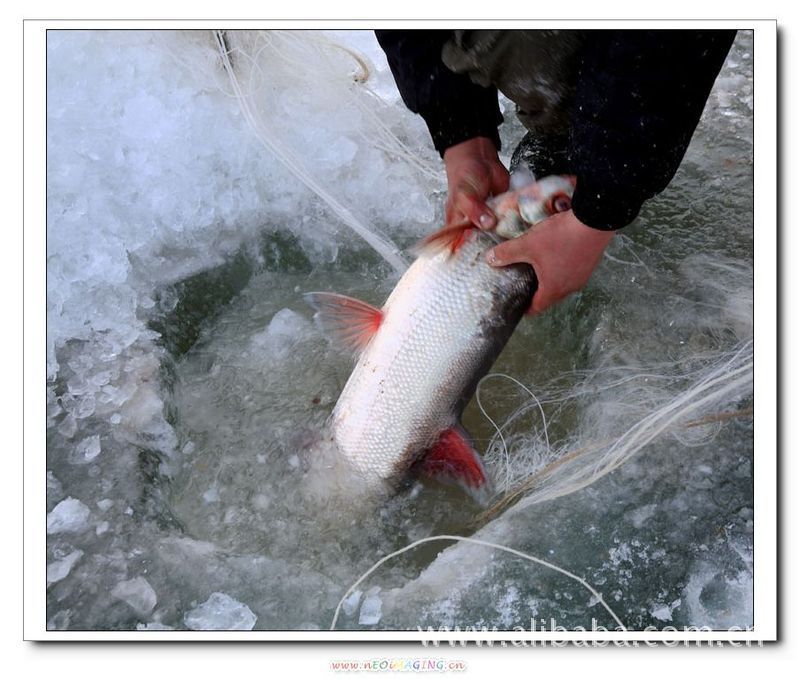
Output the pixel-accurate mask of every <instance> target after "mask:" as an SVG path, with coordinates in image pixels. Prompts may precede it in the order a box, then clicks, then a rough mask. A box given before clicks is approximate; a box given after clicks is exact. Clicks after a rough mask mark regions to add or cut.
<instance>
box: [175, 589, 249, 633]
mask: <svg viewBox="0 0 800 680" xmlns="http://www.w3.org/2000/svg"><path fill="white" fill-rule="evenodd" d="M184 622H185V623H186V626H187V627H188V628H190V629H191V630H252V629H253V626H255V625H256V616H255V614H253V612H252V611H251V610H250V608H249V607H248V606H247V605H245V604H242V603H241V602H239V601H237V600H235V599H233V598H232V597H231V596H230V595H226V594H225V593H212V594H211V596H210V597H209V598H208V599H207V600H206V601H205V602H203V603H202V604H201V605H198V606H197V607H195V608H194V609H192V610H191V611H190V612H188V613H187V614H186V615H185V616H184Z"/></svg>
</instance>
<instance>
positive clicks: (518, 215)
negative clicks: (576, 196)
mask: <svg viewBox="0 0 800 680" xmlns="http://www.w3.org/2000/svg"><path fill="white" fill-rule="evenodd" d="M574 191H575V178H574V177H573V176H568V175H551V176H549V177H544V178H542V179H540V180H538V181H535V182H532V183H530V184H527V185H525V186H523V187H522V188H520V189H516V190H514V191H508V192H506V193H505V194H501V195H500V196H496V197H494V198H492V199H490V201H489V207H490V208H491V209H492V210H493V211H494V213H495V215H497V227H496V228H495V233H496V234H497V235H498V236H500V237H501V238H504V239H512V238H516V237H517V236H521V235H522V234H524V233H525V232H526V231H527V230H528V229H530V228H531V227H532V226H533V225H534V224H537V223H539V222H541V221H542V220H545V219H547V218H548V217H551V216H552V215H555V214H556V213H559V212H565V211H567V210H569V209H570V208H572V194H573V192H574Z"/></svg>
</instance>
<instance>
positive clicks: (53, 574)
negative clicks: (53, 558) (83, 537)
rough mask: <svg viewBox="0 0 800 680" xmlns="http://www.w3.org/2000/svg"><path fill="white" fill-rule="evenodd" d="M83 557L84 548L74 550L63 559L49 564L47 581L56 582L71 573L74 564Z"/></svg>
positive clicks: (49, 582)
mask: <svg viewBox="0 0 800 680" xmlns="http://www.w3.org/2000/svg"><path fill="white" fill-rule="evenodd" d="M81 557H83V550H73V551H72V552H71V553H70V554H69V555H67V556H66V557H64V558H63V559H60V560H58V561H57V562H53V563H52V564H48V565H47V583H48V585H49V584H51V583H55V582H56V581H61V580H62V579H64V578H66V577H67V576H68V575H69V572H70V571H71V570H72V567H73V565H74V564H75V563H76V562H77V561H78V560H79V559H80V558H81Z"/></svg>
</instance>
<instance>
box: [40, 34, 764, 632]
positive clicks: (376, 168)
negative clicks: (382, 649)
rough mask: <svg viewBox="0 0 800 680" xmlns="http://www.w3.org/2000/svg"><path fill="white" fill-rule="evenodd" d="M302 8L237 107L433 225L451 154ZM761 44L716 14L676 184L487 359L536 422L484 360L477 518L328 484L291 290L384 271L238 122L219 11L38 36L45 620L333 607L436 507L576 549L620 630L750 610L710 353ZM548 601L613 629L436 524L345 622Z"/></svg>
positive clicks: (351, 285)
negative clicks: (703, 87)
mask: <svg viewBox="0 0 800 680" xmlns="http://www.w3.org/2000/svg"><path fill="white" fill-rule="evenodd" d="M327 35H328V36H330V37H331V38H332V39H333V40H335V41H336V42H335V43H327V42H325V40H324V39H323V36H322V34H320V33H315V34H313V35H308V34H291V35H277V36H272V37H271V38H269V39H268V40H267V41H265V42H264V44H263V45H262V47H263V49H262V51H261V52H260V53H259V60H260V61H259V62H258V66H259V67H260V68H261V69H263V71H262V72H256V73H257V74H258V75H259V77H257V78H256V77H255V76H253V77H251V78H250V79H249V80H246V81H245V82H246V84H247V85H248V87H250V88H251V89H250V90H248V93H249V94H252V96H253V97H254V101H258V102H261V104H260V105H261V106H262V107H263V108H262V109H261V110H259V111H257V113H258V115H259V116H260V117H259V118H258V120H259V121H261V122H262V123H263V124H264V127H263V129H262V135H267V136H269V137H270V139H273V140H277V143H279V144H280V145H282V147H281V148H284V147H285V149H288V150H289V152H290V153H291V155H292V157H293V158H296V159H299V160H300V161H301V162H302V164H303V166H304V168H305V169H306V170H307V171H308V173H309V175H310V176H311V177H312V178H313V181H314V182H316V183H318V185H319V186H320V187H321V188H322V189H323V190H324V191H326V192H329V193H330V194H331V195H333V196H335V197H336V198H337V200H338V201H339V202H340V203H341V204H342V205H343V206H346V207H347V209H348V210H350V211H352V219H353V221H356V222H359V223H362V224H365V225H369V227H370V228H371V229H376V230H377V231H379V232H380V233H381V234H382V237H384V238H386V239H387V240H390V241H392V242H394V243H395V244H397V245H398V246H399V247H406V246H407V245H409V244H411V243H413V242H414V241H415V240H416V239H417V238H419V237H421V236H422V235H425V234H427V233H429V232H430V231H431V230H432V229H434V228H435V227H436V226H437V225H438V224H439V223H440V222H441V219H442V212H443V202H444V197H445V193H444V190H445V186H444V182H443V170H442V169H441V167H440V164H439V160H438V158H437V157H436V156H435V153H434V152H433V150H432V149H431V148H429V142H428V136H427V131H426V129H425V126H424V123H423V122H422V121H421V120H420V119H418V118H416V117H415V116H413V115H412V114H410V113H409V112H408V111H407V110H406V109H405V108H404V107H403V105H402V102H401V101H400V99H399V95H398V94H397V92H396V90H395V88H394V84H393V81H392V79H391V74H390V73H389V71H388V67H387V66H386V63H385V59H384V58H383V56H382V53H381V52H380V49H379V48H378V46H377V44H376V42H375V39H374V37H373V36H372V34H371V33H368V32H330V33H328V34H327ZM231 39H232V40H235V36H232V37H231ZM235 44H236V43H235ZM241 45H242V48H243V49H244V47H247V43H246V41H244V40H243V41H242V42H241ZM342 45H343V46H345V47H346V48H347V49H342V47H341V46H342ZM237 55H239V56H238V57H237ZM360 55H363V56H364V57H365V58H366V61H364V60H363V58H362V56H360ZM301 57H302V60H300V59H301ZM233 58H234V64H237V61H236V60H237V59H239V63H240V64H241V63H245V61H244V57H243V55H242V54H240V53H238V52H236V51H234V52H233ZM365 68H366V69H367V71H368V73H369V77H368V78H366V79H365V78H364V75H365ZM752 69H753V44H752V36H751V35H750V34H747V33H740V34H739V36H738V38H737V40H736V43H735V45H734V47H733V49H732V51H731V54H730V55H729V57H728V60H727V62H726V64H725V67H724V68H723V72H722V74H721V75H720V78H719V79H718V81H717V83H716V85H715V88H714V91H713V93H712V96H711V98H710V99H709V103H708V105H707V107H706V111H705V113H704V115H703V119H702V121H701V123H700V126H699V127H698V130H697V132H696V134H695V137H694V139H693V141H692V144H691V146H690V148H689V151H688V153H687V155H686V158H685V159H684V162H683V165H682V166H681V169H680V170H679V172H678V174H677V176H676V178H675V180H674V181H673V182H672V184H671V185H670V187H669V188H668V189H667V190H666V191H665V192H664V193H663V194H662V195H661V196H659V197H658V198H656V199H655V200H653V201H651V202H650V203H648V204H647V206H645V209H644V210H643V212H642V214H641V216H640V217H639V219H638V220H637V222H636V223H635V224H634V225H632V226H630V227H629V228H627V229H626V230H625V231H624V232H623V234H622V235H621V236H619V237H617V238H616V239H615V241H614V243H613V245H612V246H611V248H610V249H609V252H608V256H607V257H606V258H605V259H604V261H603V263H602V264H601V266H600V268H599V269H598V271H597V272H596V274H595V276H594V277H593V279H592V281H591V282H590V284H589V286H588V287H587V288H586V289H585V290H584V291H583V292H582V293H581V294H580V295H576V296H574V297H572V298H570V299H569V300H568V301H566V302H565V303H564V304H562V305H560V306H559V307H558V308H557V309H554V310H551V311H550V312H548V313H547V314H545V315H543V316H541V317H538V318H536V319H526V320H524V321H523V322H522V323H521V324H520V327H519V328H518V330H517V332H516V333H515V335H514V337H513V338H512V340H511V342H510V343H509V345H508V346H507V348H506V350H505V351H504V352H503V354H502V355H501V357H500V359H499V360H498V362H497V364H496V366H495V368H494V369H493V370H494V371H496V372H499V373H504V374H507V375H509V376H512V377H513V378H514V379H516V380H517V381H519V382H521V383H522V384H523V385H525V386H526V387H528V388H529V389H530V390H532V391H533V393H534V394H535V395H536V397H537V398H538V399H539V401H540V402H541V409H542V411H543V412H544V415H545V418H546V422H547V428H546V433H547V437H545V428H544V426H543V421H542V415H541V412H540V409H539V406H538V405H537V404H536V403H535V402H533V401H532V400H531V399H530V397H529V396H528V394H527V393H526V392H525V391H524V390H523V389H521V388H520V387H519V386H518V385H517V384H516V383H514V382H512V381H510V380H508V379H507V378H502V377H496V378H491V379H489V380H487V381H486V382H485V383H484V384H483V386H482V388H481V399H482V402H483V404H484V406H485V408H486V410H487V413H488V414H489V415H490V416H491V417H492V418H493V419H494V420H495V421H496V422H497V423H498V424H500V425H501V428H502V431H503V434H504V441H505V444H506V446H507V455H506V452H504V451H503V448H502V445H501V442H500V440H499V438H498V437H497V436H496V432H495V430H494V428H493V426H492V425H491V424H490V423H489V422H488V421H487V419H486V418H485V417H484V416H483V415H482V414H481V412H480V410H479V409H478V407H477V405H476V403H475V400H473V402H472V403H471V404H470V405H469V406H468V408H467V410H466V412H465V416H464V424H465V427H466V429H467V430H468V431H469V432H470V433H471V434H472V435H473V436H474V438H475V441H476V443H477V446H478V448H479V450H481V451H486V452H487V460H488V464H489V468H490V471H491V472H492V474H493V477H494V478H495V480H496V481H497V486H498V494H497V497H496V498H495V499H494V501H495V502H496V504H495V505H493V506H492V507H491V508H490V509H489V511H488V512H487V510H486V509H485V508H480V507H478V506H476V505H474V504H473V503H472V502H471V501H469V500H467V499H465V498H464V497H463V496H462V495H460V494H459V493H458V492H457V491H455V490H452V489H448V488H441V487H434V486H426V485H421V484H418V483H411V484H409V486H408V487H407V488H404V489H403V490H402V491H401V492H400V493H399V494H398V495H397V496H396V497H395V498H393V499H391V500H389V501H387V502H381V503H375V504H373V505H369V504H364V503H361V502H359V503H353V502H352V497H351V494H349V491H348V489H349V488H350V487H349V486H348V485H349V484H351V483H352V480H350V479H349V478H348V476H347V475H346V474H343V473H342V471H341V470H340V469H339V467H338V466H337V465H336V459H335V452H331V451H329V450H326V446H325V441H324V431H325V428H324V426H325V420H326V418H327V416H328V415H329V414H330V412H331V409H332V408H333V405H334V403H335V401H336V399H337V397H338V394H339V392H340V390H341V388H342V387H343V385H344V382H345V381H346V379H347V376H348V374H349V370H350V368H351V362H350V359H349V358H348V357H346V356H343V355H341V354H339V353H337V352H335V351H334V350H333V349H332V348H330V346H329V345H328V343H327V342H326V340H325V339H324V338H323V337H322V336H321V335H320V334H319V332H318V330H317V328H316V326H315V325H314V324H313V323H312V321H311V319H312V311H311V310H310V309H308V308H306V307H305V305H304V303H303V301H302V294H303V293H304V292H306V291H309V290H333V291H337V292H340V293H344V294H347V295H350V296H353V297H358V298H361V299H364V300H365V301H367V302H370V303H372V304H376V305H378V306H380V304H382V302H383V300H384V299H385V298H386V296H387V295H388V294H389V292H390V291H391V289H392V287H393V286H394V283H395V282H396V280H397V274H396V272H395V271H394V270H393V269H392V267H391V266H389V265H388V264H387V263H386V262H384V261H382V260H381V258H380V257H379V256H378V255H377V254H376V253H375V252H374V251H373V250H372V249H370V248H369V247H368V246H367V245H366V244H365V243H364V242H363V241H362V240H361V239H360V238H358V237H357V236H354V234H353V232H351V231H350V229H349V228H348V227H347V226H345V224H344V223H343V222H342V220H341V219H340V218H341V215H337V213H336V211H335V210H332V209H331V208H330V206H329V205H326V203H325V202H324V201H322V200H321V199H320V198H319V196H318V195H316V194H315V193H313V192H312V191H310V190H309V189H308V187H307V186H305V185H304V184H303V183H302V182H300V181H299V180H298V179H297V176H296V175H295V174H293V173H291V172H290V171H289V170H288V169H287V168H286V166H285V164H283V163H280V162H278V161H277V160H276V158H275V156H274V155H273V154H272V153H270V152H269V151H268V150H267V149H265V148H264V146H263V145H262V144H261V143H260V142H259V140H258V139H257V137H256V136H255V135H254V133H253V130H252V128H251V127H250V126H249V125H248V121H247V120H246V117H245V116H244V115H243V114H242V110H241V108H240V105H239V102H238V101H237V99H236V98H235V97H233V96H232V93H231V91H230V83H229V82H228V81H227V80H226V76H225V72H224V70H223V69H222V67H221V63H220V62H219V60H218V58H217V54H216V52H215V45H214V41H213V39H212V36H211V34H210V33H204V32H199V31H198V32H192V33H190V34H173V33H169V32H161V33H158V34H155V33H149V32H134V31H116V32H91V31H81V32H68V31H49V32H48V225H47V226H48V356H47V361H48V383H47V396H48V400H47V403H48V413H47V428H48V429H47V470H48V476H47V509H48V521H47V532H48V537H47V538H48V540H47V564H48V584H47V618H48V621H47V625H48V628H50V629H57V630H61V629H63V630H88V629H91V630H130V629H150V630H163V629H184V630H186V629H190V630H200V629H244V630H249V629H277V630H296V629H309V630H314V629H323V630H324V629H327V628H328V627H329V625H330V623H331V619H332V617H333V613H334V609H335V608H336V606H337V604H338V603H339V600H340V598H341V597H342V596H343V595H344V594H345V592H346V591H347V589H348V587H349V586H350V585H351V584H352V583H353V582H354V581H355V579H356V578H357V577H358V576H359V575H360V574H361V573H363V572H365V571H366V570H367V569H369V568H370V567H371V566H372V565H373V564H374V563H375V562H376V561H377V560H379V559H380V558H381V557H383V556H385V555H387V554H388V553H390V552H392V551H395V550H399V549H401V548H403V547H404V546H406V545H408V544H410V543H411V542H413V541H415V540H418V539H421V538H425V537H428V536H432V535H436V534H460V535H465V536H474V537H476V538H479V539H482V540H486V541H491V542H495V543H500V544H502V545H505V546H508V547H512V548H515V549H517V550H522V551H525V552H529V553H531V554H533V555H535V556H538V557H541V558H544V559H547V560H548V561H550V562H553V563H554V564H556V565H558V566H560V567H563V568H565V569H568V570H570V571H572V572H574V573H575V574H577V575H578V576H580V577H581V578H583V579H585V580H586V581H587V582H588V583H590V584H591V585H593V586H594V587H595V588H596V589H597V590H598V591H600V592H601V593H602V594H603V597H604V599H605V601H606V602H607V603H608V604H609V605H610V606H611V607H612V609H613V610H614V612H615V613H616V614H617V615H618V616H619V617H620V618H621V620H622V621H623V622H624V623H625V625H626V626H628V627H629V628H643V627H645V626H648V625H654V626H657V627H663V626H666V625H673V626H684V625H693V626H710V627H713V628H728V627H730V626H740V627H744V626H748V625H752V621H753V591H752V585H753V581H752V578H753V576H752V570H753V424H752V416H750V415H749V414H750V412H751V411H750V409H751V408H752V403H753V402H752V384H751V383H750V382H749V381H748V380H744V382H742V381H741V380H740V381H739V382H735V381H734V378H733V377H732V376H734V375H744V376H745V377H747V373H746V370H745V369H746V366H747V361H748V357H749V358H750V359H752V344H751V342H752V335H753V328H752V309H753V300H752V292H753V288H752V285H753V283H752V258H753V225H752V213H753V148H752V113H753V111H752V109H753V100H752V82H753V78H752ZM503 106H504V108H505V113H506V123H505V124H504V125H503V128H502V130H501V134H502V137H503V141H504V158H505V159H506V160H508V158H509V156H510V153H511V151H512V150H513V147H514V141H515V140H517V139H519V138H520V137H521V135H522V129H521V127H520V125H519V123H518V122H517V121H516V120H515V119H514V117H513V113H512V105H511V104H510V102H508V101H504V102H503ZM720 367H723V368H720ZM742 367H744V368H742ZM737 370H738V371H739V373H736V371H737ZM742 371H744V373H742ZM709 376H712V377H713V379H714V380H717V382H715V383H714V386H716V387H718V388H719V390H720V392H719V396H718V397H715V398H710V397H709V399H707V400H706V401H705V402H704V403H702V404H701V403H700V397H701V396H702V395H705V394H709V392H708V391H706V392H701V391H699V390H700V389H701V388H698V387H697V386H698V385H701V386H702V385H706V387H703V388H702V389H706V390H711V388H710V387H708V386H707V383H708V381H709V380H711V379H712V378H709ZM704 380H706V383H703V381H704ZM716 387H715V389H716ZM711 391H712V392H713V390H711ZM682 400H684V401H685V402H686V403H687V404H689V405H690V406H691V405H692V404H694V403H697V407H696V408H695V409H694V410H690V409H688V407H687V410H686V411H685V412H683V411H680V418H677V417H676V420H675V422H671V421H670V422H668V420H669V418H668V416H669V414H671V413H677V412H678V410H677V408H678V407H677V406H676V404H683V403H684V401H682ZM670 409H672V410H670ZM648 419H650V420H648ZM642 423H645V424H648V423H651V425H648V428H649V429H645V430H642V432H644V433H645V434H647V433H649V432H651V431H653V432H656V431H657V436H653V437H652V439H651V440H650V439H647V437H646V436H644V434H637V433H639V432H640V430H636V428H637V426H641V424H642ZM642 427H643V426H642ZM637 437H638V438H637ZM645 440H646V441H645ZM548 441H549V444H550V446H547V445H546V443H547V442H548ZM626 442H631V447H632V448H631V455H630V456H628V455H625V456H624V460H621V462H622V464H621V465H619V467H617V468H616V469H614V470H613V471H610V470H606V469H605V468H604V467H603V466H604V464H605V463H607V462H608V460H609V456H610V455H611V453H613V452H614V451H615V450H617V449H619V448H620V447H622V445H623V444H625V443H626ZM614 447H617V449H615V448H614ZM622 448H624V447H622ZM609 452H611V453H609ZM595 470H599V471H600V473H601V474H598V475H597V476H598V478H597V479H596V481H593V483H591V484H589V483H587V478H588V477H589V476H591V473H592V471H595ZM578 487H580V488H578ZM512 493H513V495H508V494H512ZM551 618H552V619H555V621H556V622H557V624H558V625H563V626H566V627H572V626H590V625H591V620H592V619H593V618H594V619H596V620H597V621H598V623H599V624H601V625H604V626H607V627H613V626H614V622H613V620H612V619H611V617H610V616H609V615H608V613H607V612H606V611H605V610H604V609H603V608H602V607H601V606H599V605H598V603H597V601H596V599H594V598H592V597H591V595H590V594H589V593H588V592H587V591H586V590H585V589H584V588H582V587H581V586H580V585H579V584H577V583H575V582H574V581H571V580H570V579H568V578H566V577H565V576H563V575H561V574H558V573H556V572H554V571H550V570H547V569H545V568H543V567H540V566H536V565H533V564H531V563H529V562H525V561H523V560H520V559H518V558H515V557H513V556H510V555H508V554H505V553H502V552H499V551H493V550H490V549H487V548H485V547H480V546H476V545H470V544H466V543H461V544H456V545H454V544H451V543H446V542H441V543H426V544H424V545H421V546H420V547H418V548H416V549H414V550H412V551H409V552H407V553H405V554H403V555H402V556H399V557H397V558H395V559H393V560H390V561H388V562H387V563H386V564H385V565H383V566H382V567H381V568H380V569H379V570H378V571H376V572H375V574H373V575H372V576H371V577H370V578H369V579H367V580H366V581H365V582H364V583H363V584H362V585H361V586H359V590H358V591H356V593H354V595H353V596H352V597H351V598H349V599H348V601H347V602H346V603H345V605H344V607H343V611H342V614H341V615H340V617H339V623H338V627H339V628H350V629H416V628H417V626H423V627H427V626H433V627H439V626H450V627H453V626H456V625H458V626H461V627H462V628H463V627H465V626H479V627H482V626H486V627H489V628H491V627H493V626H496V627H498V628H503V629H511V628H513V627H514V626H522V627H524V628H529V627H530V624H531V619H534V620H536V621H539V620H541V619H543V620H545V621H547V622H549V621H550V619H551Z"/></svg>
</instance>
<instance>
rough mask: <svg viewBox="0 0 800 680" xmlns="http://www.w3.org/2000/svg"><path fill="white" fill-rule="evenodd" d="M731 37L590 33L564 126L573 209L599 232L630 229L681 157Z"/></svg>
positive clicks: (730, 33)
mask: <svg viewBox="0 0 800 680" xmlns="http://www.w3.org/2000/svg"><path fill="white" fill-rule="evenodd" d="M735 35H736V31H721V30H716V31H691V30H688V31H674V30H660V31H642V30H630V31H592V32H590V33H589V34H588V36H587V42H586V46H585V50H584V52H583V56H582V60H581V67H580V72H579V75H578V83H577V88H576V93H575V100H574V109H573V111H572V115H571V122H570V157H571V160H572V165H573V168H574V170H575V174H576V175H577V177H578V180H577V185H576V189H575V195H574V197H573V210H574V212H575V215H576V217H578V219H579V220H581V222H583V223H584V224H588V225H589V226H591V227H595V228H597V229H617V228H620V227H624V226H625V225H627V224H629V223H630V222H632V221H633V220H634V219H635V218H636V216H637V215H638V214H639V210H640V209H641V207H642V203H644V201H646V200H647V199H649V198H651V197H652V196H655V195H656V194H657V193H659V192H661V191H663V190H664V189H665V188H666V186H667V185H668V184H669V182H670V180H671V179H672V177H673V176H674V175H675V172H676V171H677V169H678V166H679V165H680V163H681V160H682V159H683V155H684V154H685V153H686V148H687V147H688V145H689V141H690V140H691V138H692V134H693V133H694V130H695V127H696V126H697V123H698V121H699V120H700V116H701V114H702V113H703V108H704V106H705V102H706V99H707V98H708V95H709V93H710V91H711V87H712V85H713V84H714V80H715V79H716V77H717V74H718V73H719V71H720V69H721V68H722V64H723V62H724V61H725V56H726V55H727V53H728V50H729V49H730V46H731V44H732V43H733V39H734V37H735Z"/></svg>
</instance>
